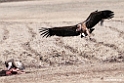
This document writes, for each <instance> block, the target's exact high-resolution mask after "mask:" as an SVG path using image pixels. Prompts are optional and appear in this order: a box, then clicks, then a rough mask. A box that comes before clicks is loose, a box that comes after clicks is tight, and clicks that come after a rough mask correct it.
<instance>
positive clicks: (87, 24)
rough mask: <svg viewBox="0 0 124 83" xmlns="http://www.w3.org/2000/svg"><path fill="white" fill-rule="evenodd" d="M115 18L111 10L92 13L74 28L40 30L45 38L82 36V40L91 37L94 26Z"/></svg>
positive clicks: (62, 27)
mask: <svg viewBox="0 0 124 83" xmlns="http://www.w3.org/2000/svg"><path fill="white" fill-rule="evenodd" d="M113 17H114V12H113V11H111V10H104V11H94V12H92V13H91V14H90V15H89V17H88V18H87V19H86V20H85V21H83V22H81V23H78V24H76V25H72V26H61V27H52V28H44V27H42V28H41V29H39V30H40V33H41V35H43V37H46V38H47V37H50V36H54V35H56V36H62V37H67V36H78V35H80V34H81V38H82V37H84V36H87V35H88V36H89V37H90V34H91V33H92V31H93V30H94V28H93V27H94V26H95V25H96V24H97V23H98V22H101V24H102V23H103V22H104V19H111V18H113Z"/></svg>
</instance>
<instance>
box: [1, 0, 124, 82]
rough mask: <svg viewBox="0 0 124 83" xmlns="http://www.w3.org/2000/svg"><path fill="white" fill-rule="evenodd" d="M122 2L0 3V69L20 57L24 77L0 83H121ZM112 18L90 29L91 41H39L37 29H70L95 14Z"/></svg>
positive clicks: (123, 54) (44, 0)
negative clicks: (108, 12)
mask: <svg viewBox="0 0 124 83" xmlns="http://www.w3.org/2000/svg"><path fill="white" fill-rule="evenodd" d="M123 4H124V1H123V0H111V1H110V0H82V1H81V0H38V1H22V2H5V3H4V2H3V3H0V11H1V12H0V34H1V35H0V58H1V59H0V65H1V66H0V68H1V69H4V68H5V66H4V61H6V60H8V59H10V58H14V59H20V60H22V62H24V64H25V65H26V67H27V68H26V70H25V71H28V72H30V73H26V74H22V75H15V76H7V77H0V83H15V82H17V83H29V82H30V83H106V82H107V83H123V82H124V27H123V26H124V14H123V13H124V11H123V8H124V5H123ZM106 9H107V10H108V9H109V10H112V11H114V12H115V17H114V18H113V19H112V20H106V21H105V22H104V25H103V26H100V25H99V24H98V25H96V26H95V31H94V32H93V34H92V36H91V37H92V39H93V40H92V41H88V40H86V39H85V38H80V36H77V37H64V38H63V37H57V36H53V37H50V38H42V37H41V36H40V34H39V29H40V28H41V27H54V26H66V25H74V24H77V23H79V22H82V21H84V20H85V19H86V18H87V16H88V15H89V14H90V13H91V12H93V11H95V10H106Z"/></svg>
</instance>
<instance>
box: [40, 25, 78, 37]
mask: <svg viewBox="0 0 124 83" xmlns="http://www.w3.org/2000/svg"><path fill="white" fill-rule="evenodd" d="M76 29H77V25H74V26H63V27H53V28H41V29H40V33H41V35H43V37H46V38H47V37H50V36H54V35H56V36H62V37H66V36H78V35H80V32H77V31H76Z"/></svg>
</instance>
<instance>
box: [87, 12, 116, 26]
mask: <svg viewBox="0 0 124 83" xmlns="http://www.w3.org/2000/svg"><path fill="white" fill-rule="evenodd" d="M113 16H114V12H112V11H110V10H104V11H95V12H92V13H91V14H90V15H89V17H88V18H87V19H86V21H85V22H86V27H87V28H92V27H94V26H95V25H96V24H97V23H98V22H99V21H101V22H103V20H104V19H111V18H113Z"/></svg>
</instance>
